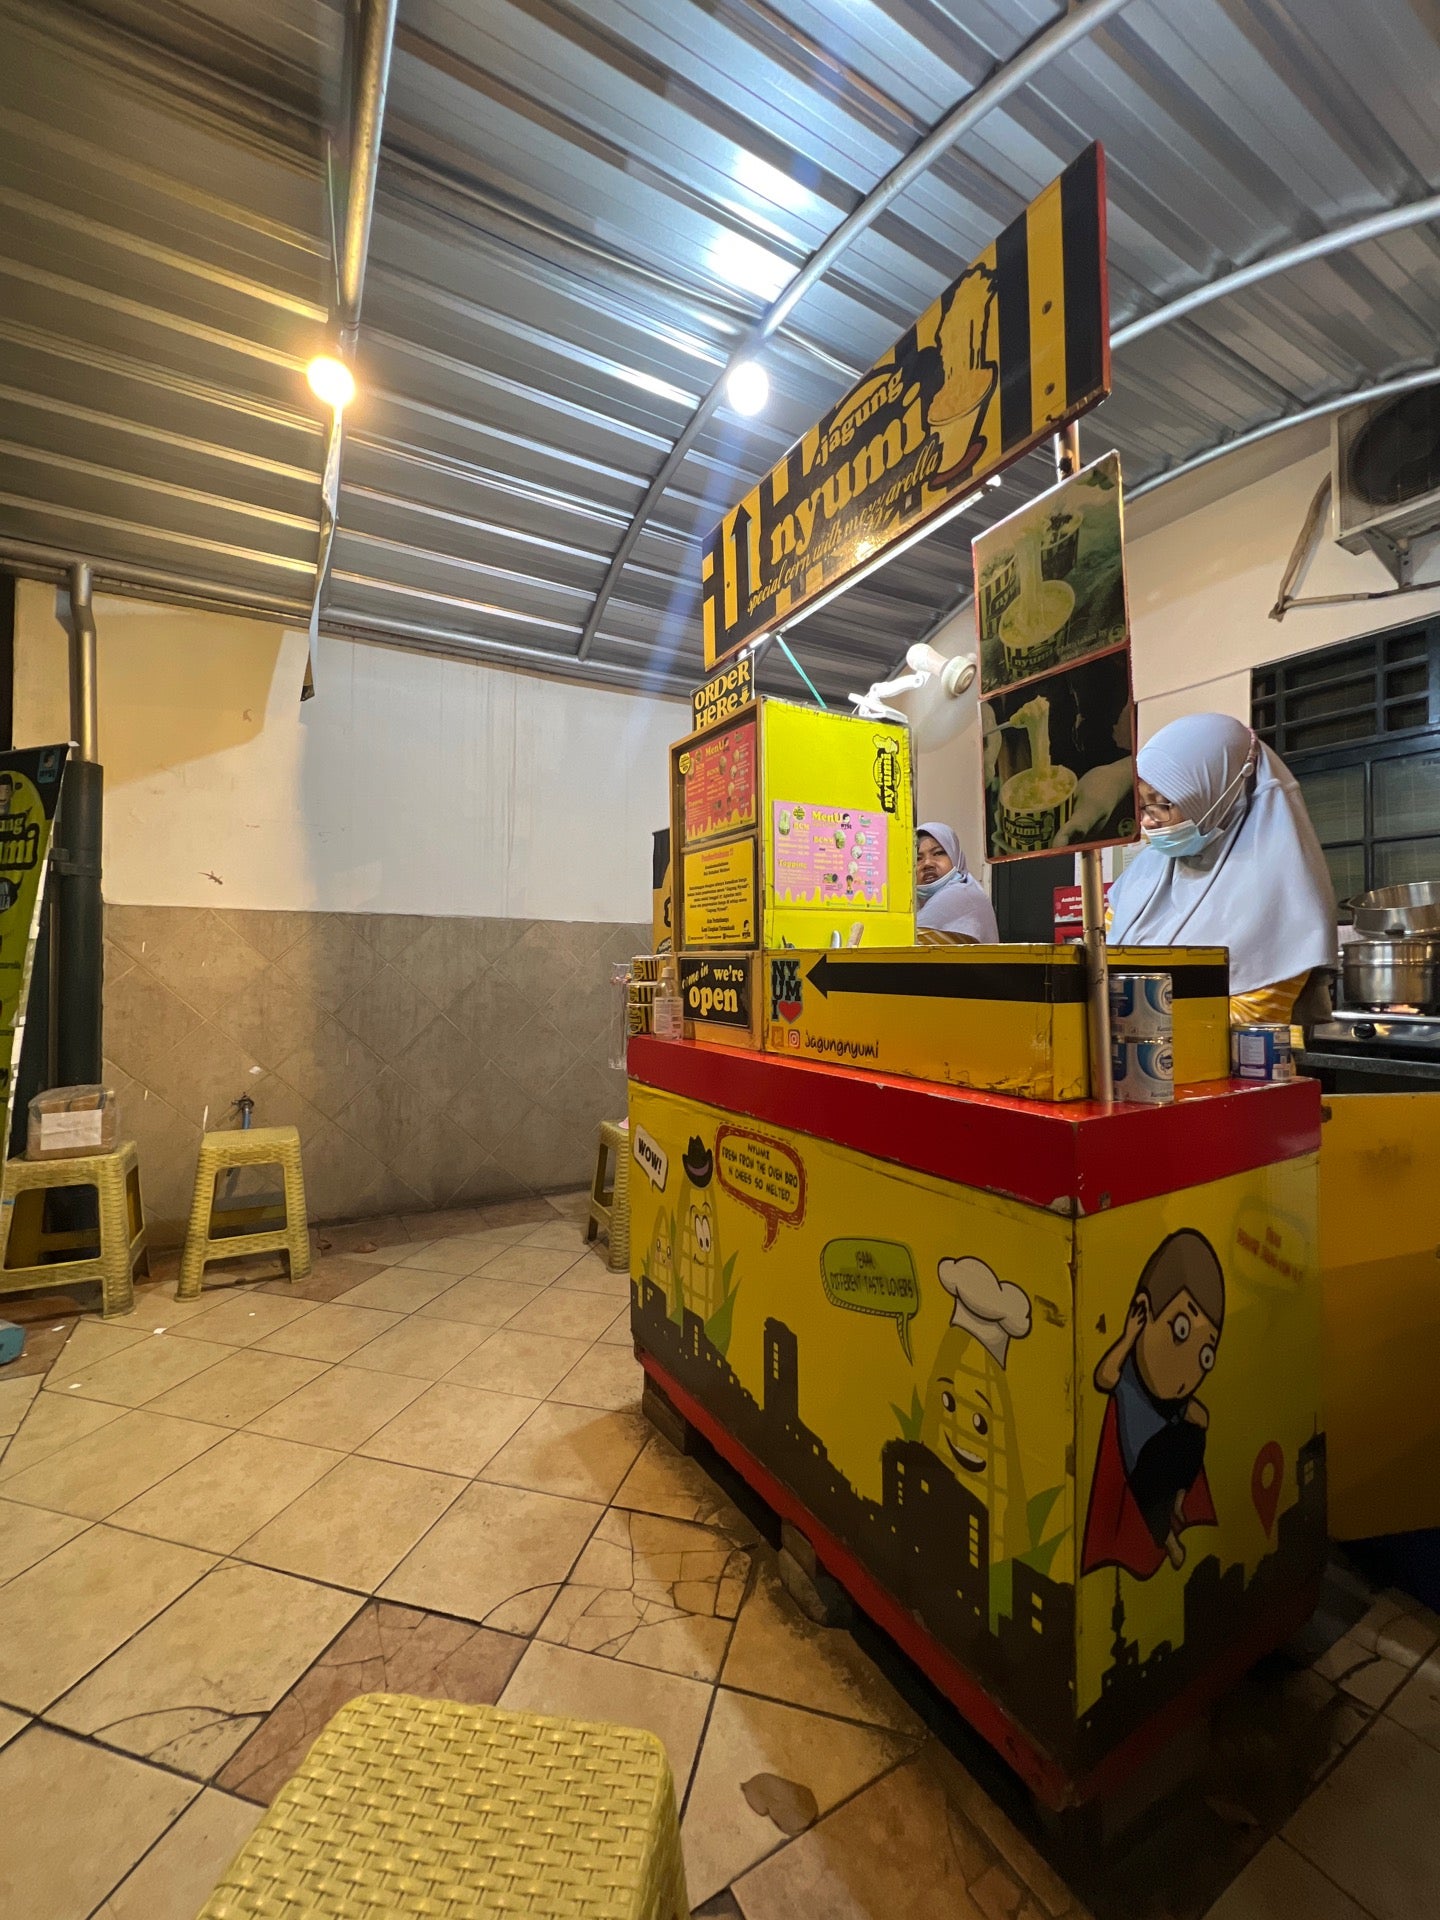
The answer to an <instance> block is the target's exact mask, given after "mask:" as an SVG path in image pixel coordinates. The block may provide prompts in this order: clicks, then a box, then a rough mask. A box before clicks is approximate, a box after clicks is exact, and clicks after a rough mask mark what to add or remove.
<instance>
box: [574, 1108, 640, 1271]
mask: <svg viewBox="0 0 1440 1920" xmlns="http://www.w3.org/2000/svg"><path fill="white" fill-rule="evenodd" d="M598 1132H599V1145H598V1146H597V1148H596V1150H595V1178H594V1179H593V1180H592V1181H591V1182H590V1213H589V1217H588V1219H587V1220H586V1222H585V1238H586V1240H587V1241H588V1240H593V1239H594V1238H595V1235H596V1234H597V1233H598V1232H599V1230H600V1229H601V1228H602V1227H603V1228H604V1230H605V1233H606V1236H607V1238H608V1240H609V1243H610V1252H609V1257H608V1260H607V1262H606V1264H607V1265H608V1266H609V1268H610V1271H611V1272H612V1273H622V1272H623V1273H628V1272H629V1271H630V1123H629V1121H628V1120H602V1121H601V1122H600V1126H599V1129H598ZM612 1153H613V1154H614V1156H615V1171H614V1174H613V1175H612V1176H611V1177H612V1184H611V1186H610V1187H608V1188H607V1187H606V1185H605V1175H606V1162H607V1160H608V1159H609V1157H610V1155H611V1154H612Z"/></svg>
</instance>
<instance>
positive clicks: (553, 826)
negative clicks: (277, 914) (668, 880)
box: [15, 582, 688, 922]
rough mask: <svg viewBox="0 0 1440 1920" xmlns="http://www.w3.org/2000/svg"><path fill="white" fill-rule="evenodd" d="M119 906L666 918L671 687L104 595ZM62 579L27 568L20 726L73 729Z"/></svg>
mask: <svg viewBox="0 0 1440 1920" xmlns="http://www.w3.org/2000/svg"><path fill="white" fill-rule="evenodd" d="M96 621H97V625H98V629H99V663H100V670H99V705H100V757H101V759H102V761H103V762H104V765H105V775H106V806H105V895H106V898H107V899H108V900H110V901H112V902H115V903H116V904H124V905H150V906H199V907H213V906H225V907H241V908H245V907H259V908H270V909H301V910H305V909H309V910H317V911H351V912H376V913H429V914H454V915H472V914H473V915H496V916H504V917H517V918H524V919H537V920H542V919H545V920H643V921H647V922H648V920H649V918H650V845H651V840H650V836H651V834H652V832H653V830H654V829H655V828H656V827H660V826H663V825H664V824H665V821H666V818H667V801H666V749H667V747H668V746H669V744H670V742H671V741H672V740H673V739H677V738H678V737H679V736H680V735H681V734H682V733H683V732H685V731H686V729H687V726H688V715H687V713H686V710H685V708H684V706H683V705H682V704H681V703H679V702H677V701H674V700H659V699H651V698H647V697H644V696H640V695H632V694H625V693H612V692H608V691H605V690H602V689H599V688H595V687H591V686H586V685H582V684H579V683H570V682H565V681H559V680H549V679H540V678H537V677H534V676H531V675H527V674H521V673H513V672H509V671H507V670H505V669H501V668H493V667H487V666H481V665H478V664H472V663H471V662H469V661H460V660H447V659H440V658H437V657H434V656H430V655H425V654H416V653H403V652H400V651H398V650H396V649H392V648H386V647H368V646H360V645H357V644H355V643H353V642H350V641H345V640H337V639H328V638H327V639H324V640H322V641H321V643H320V650H319V654H318V657H317V659H316V663H315V686H316V692H315V698H314V699H313V700H308V701H306V702H304V704H303V705H302V704H301V701H300V685H301V680H302V677H303V674H304V668H305V650H306V643H305V637H304V635H303V634H299V633H293V632H287V631H285V630H284V629H283V628H281V627H279V626H275V625H272V624H270V623H267V622H264V621H258V620H243V619H238V618H234V617H229V616H222V615H212V614H198V613H191V612H186V611H182V610H178V609H174V608H167V607H159V606H151V605H148V604H146V603H144V602H140V601H134V600H124V599H116V598H108V597H102V598H100V599H99V600H97V602H96ZM66 645H67V643H66V639H65V635H64V633H63V632H62V630H61V628H60V627H59V626H58V625H57V624H56V621H55V618H54V592H53V589H51V588H49V587H41V586H38V585H35V584H33V583H29V582H22V583H21V588H20V594H19V602H18V606H17V621H16V703H15V704H16V711H15V739H16V743H17V744H18V745H22V746H24V745H34V744H39V743H40V742H42V741H47V740H60V739H64V738H66V737H67V736H68V734H69V706H68V694H67V679H66V671H67V652H66Z"/></svg>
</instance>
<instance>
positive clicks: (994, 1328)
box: [939, 1256, 1030, 1367]
mask: <svg viewBox="0 0 1440 1920" xmlns="http://www.w3.org/2000/svg"><path fill="white" fill-rule="evenodd" d="M939 1273H940V1284H941V1286H942V1287H943V1288H944V1289H945V1291H946V1292H947V1293H948V1294H950V1295H952V1296H953V1298H954V1301H955V1307H954V1310H953V1312H952V1313H951V1315H950V1324H951V1326H952V1327H964V1328H965V1329H966V1330H967V1332H970V1333H973V1334H974V1336H975V1338H976V1339H977V1340H978V1341H979V1342H980V1344H981V1346H982V1347H984V1348H985V1349H986V1351H987V1352H988V1353H990V1354H992V1355H993V1356H994V1358H995V1360H996V1362H997V1364H998V1365H1000V1366H1002V1367H1003V1366H1004V1364H1005V1356H1006V1354H1007V1353H1008V1352H1009V1350H1010V1342H1011V1341H1012V1340H1023V1339H1024V1338H1025V1336H1026V1334H1027V1333H1029V1331H1030V1296H1029V1295H1028V1294H1027V1293H1026V1292H1025V1291H1024V1290H1023V1289H1022V1288H1020V1287H1017V1286H1015V1285H1014V1284H1013V1283H1012V1282H1011V1281H1009V1280H1002V1279H1001V1278H1000V1277H999V1275H998V1274H997V1273H996V1272H995V1270H994V1268H993V1267H987V1266H986V1264H985V1262H984V1261H983V1260H976V1259H975V1258H974V1257H973V1256H967V1257H966V1258H965V1259H963V1260H942V1261H941V1262H940V1268H939Z"/></svg>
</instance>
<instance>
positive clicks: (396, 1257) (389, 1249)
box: [336, 1221, 431, 1267]
mask: <svg viewBox="0 0 1440 1920" xmlns="http://www.w3.org/2000/svg"><path fill="white" fill-rule="evenodd" d="M359 1225H360V1227H361V1228H363V1227H364V1225H365V1223H364V1221H361V1222H360V1223H359ZM429 1245H431V1242H430V1241H429V1240H426V1239H425V1238H424V1237H423V1236H422V1235H418V1234H417V1235H416V1237H415V1238H414V1239H413V1240H412V1239H411V1238H410V1236H409V1234H408V1233H401V1234H400V1235H399V1236H398V1237H397V1236H395V1235H366V1236H365V1237H364V1238H363V1239H361V1240H358V1241H357V1242H356V1243H355V1244H354V1245H353V1246H348V1247H347V1246H342V1245H340V1243H339V1242H338V1241H337V1243H336V1252H337V1253H339V1252H343V1253H344V1255H345V1257H346V1258H347V1259H349V1260H363V1261H364V1262H365V1264H366V1266H368V1267H393V1266H398V1264H399V1263H400V1261H402V1260H405V1259H408V1258H409V1257H410V1256H411V1255H412V1254H417V1253H423V1252H424V1250H425V1248H426V1247H428V1246H429Z"/></svg>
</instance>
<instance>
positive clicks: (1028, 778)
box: [973, 453, 1139, 863]
mask: <svg viewBox="0 0 1440 1920" xmlns="http://www.w3.org/2000/svg"><path fill="white" fill-rule="evenodd" d="M973 553H974V562H975V619H976V625H977V629H978V641H979V647H978V651H979V658H980V697H981V707H980V713H981V724H982V727H983V730H984V742H985V750H984V779H985V833H986V858H987V859H988V860H990V861H991V862H992V863H993V862H997V861H1002V860H1017V859H1025V858H1028V857H1030V856H1032V855H1035V854H1044V853H1053V852H1055V851H1057V850H1066V849H1071V848H1073V849H1074V850H1076V851H1077V852H1078V851H1079V850H1081V849H1082V848H1085V847H1105V846H1114V845H1117V844H1122V843H1125V842H1128V841H1132V840H1133V839H1134V838H1135V831H1136V821H1137V819H1138V817H1139V815H1138V809H1137V806H1136V800H1135V757H1134V739H1135V713H1134V705H1133V699H1132V695H1131V687H1130V622H1129V614H1128V611H1127V603H1126V596H1125V559H1124V542H1123V511H1122V501H1121V484H1120V456H1119V455H1118V454H1115V453H1107V454H1106V455H1105V457H1104V459H1103V460H1097V461H1096V462H1095V463H1094V465H1093V466H1089V467H1086V468H1085V469H1084V470H1083V471H1082V472H1080V473H1077V474H1073V475H1072V476H1071V477H1070V478H1069V479H1068V480H1064V481H1062V482H1061V483H1060V485H1059V486H1058V487H1055V488H1052V490H1051V491H1050V492H1049V493H1045V494H1042V495H1041V496H1040V498H1039V499H1038V500H1032V501H1031V502H1030V503H1029V505H1028V506H1024V507H1022V508H1021V509H1020V511H1019V512H1018V513H1013V514H1011V515H1010V516H1009V517H1008V518H1007V519H1005V520H1001V521H1000V522H998V523H997V524H996V525H995V526H993V527H990V528H989V529H987V531H986V532H984V533H982V534H980V535H979V536H978V537H977V539H976V540H975V541H974V543H973Z"/></svg>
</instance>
